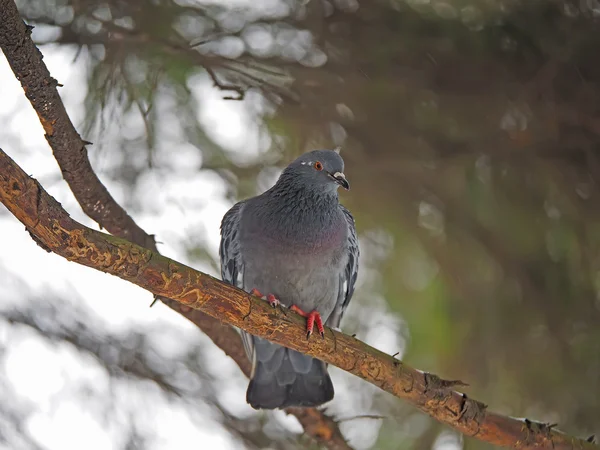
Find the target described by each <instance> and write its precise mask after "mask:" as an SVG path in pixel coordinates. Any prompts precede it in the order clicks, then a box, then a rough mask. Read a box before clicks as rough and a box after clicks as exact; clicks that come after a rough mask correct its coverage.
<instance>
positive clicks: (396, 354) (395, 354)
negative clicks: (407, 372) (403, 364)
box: [392, 352, 400, 358]
mask: <svg viewBox="0 0 600 450" xmlns="http://www.w3.org/2000/svg"><path fill="white" fill-rule="evenodd" d="M399 354H400V352H396V353H394V354H393V355H392V358H395V357H396V356H398V355H399Z"/></svg>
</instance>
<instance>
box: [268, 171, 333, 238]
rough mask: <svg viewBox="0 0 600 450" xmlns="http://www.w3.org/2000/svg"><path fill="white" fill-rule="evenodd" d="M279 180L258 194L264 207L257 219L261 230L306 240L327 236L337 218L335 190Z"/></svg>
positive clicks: (331, 231)
mask: <svg viewBox="0 0 600 450" xmlns="http://www.w3.org/2000/svg"><path fill="white" fill-rule="evenodd" d="M279 181H280V182H278V183H277V184H276V185H275V186H273V188H271V189H270V190H268V191H267V192H265V194H263V196H262V197H263V198H262V201H263V202H264V208H262V210H263V211H265V212H266V211H268V216H265V217H263V218H262V219H263V220H260V222H261V223H262V225H263V226H264V231H265V232H267V233H273V234H274V235H279V236H281V237H288V238H295V239H305V240H306V241H312V240H314V239H320V238H323V239H327V237H328V235H329V234H331V233H333V232H335V230H336V228H337V227H336V226H335V225H336V224H337V221H338V220H339V214H338V213H339V200H338V194H337V190H335V191H330V192H326V191H325V192H324V191H323V190H322V189H321V190H316V189H307V188H305V187H303V186H297V185H293V184H292V183H285V182H284V183H281V181H282V180H281V179H280V180H279ZM283 181H285V180H283Z"/></svg>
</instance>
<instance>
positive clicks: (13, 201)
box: [0, 150, 599, 450]
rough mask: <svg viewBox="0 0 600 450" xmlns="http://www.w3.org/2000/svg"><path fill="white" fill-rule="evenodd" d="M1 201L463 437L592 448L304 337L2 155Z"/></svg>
mask: <svg viewBox="0 0 600 450" xmlns="http://www.w3.org/2000/svg"><path fill="white" fill-rule="evenodd" d="M0 201H2V203H4V205H5V206H6V207H7V208H8V209H9V210H10V211H11V212H12V213H13V214H14V215H15V217H17V219H19V220H20V221H21V222H22V223H23V224H24V225H25V227H26V228H27V230H28V231H29V232H30V233H31V234H32V236H34V237H35V239H36V242H37V243H38V244H39V245H41V246H43V247H44V248H45V249H46V250H48V251H52V252H54V253H56V254H58V255H61V256H63V257H64V258H66V259H68V260H70V261H73V262H76V263H78V264H83V265H85V266H88V267H92V268H95V269H97V270H100V271H102V272H106V273H110V274H112V275H115V276H118V277H120V278H122V279H124V280H127V281H130V282H132V283H135V284H137V285H138V286H140V287H142V288H144V289H147V290H148V291H150V292H152V293H154V294H156V295H160V296H165V297H168V298H171V299H173V300H176V301H177V302H179V303H181V304H183V305H185V306H187V307H189V308H192V309H194V310H197V311H200V312H202V313H204V314H207V315H209V316H211V317H214V318H216V319H219V320H221V321H222V322H225V323H228V324H230V325H234V326H236V327H239V328H241V329H243V330H245V331H247V332H249V333H252V334H254V335H256V336H260V337H263V338H265V339H269V340H270V341H272V342H275V343H278V344H281V345H285V346H286V347H289V348H292V349H294V350H298V351H300V352H302V353H306V354H308V355H310V356H313V357H316V358H319V359H321V360H323V361H325V362H327V363H329V364H333V365H335V366H337V367H339V368H341V369H343V370H345V371H347V372H349V373H352V374H354V375H356V376H358V377H360V378H362V379H364V380H366V381H368V382H370V383H372V384H374V385H376V386H378V387H380V388H381V389H383V390H385V391H387V392H389V393H391V394H393V395H395V396H396V397H399V398H402V399H404V400H406V401H408V402H410V403H411V404H413V405H414V406H416V407H417V408H419V409H420V410H422V411H424V412H425V413H427V414H429V415H430V416H431V417H433V418H435V419H437V420H439V421H440V422H442V423H445V424H447V425H449V426H451V427H453V428H455V429H456V430H458V431H460V432H461V433H464V434H465V435H467V436H471V437H474V438H476V439H480V440H482V441H486V442H489V443H492V444H495V445H500V446H508V447H513V448H519V449H534V448H536V449H548V450H549V449H559V450H560V449H565V450H566V449H574V448H578V449H598V448H599V447H598V446H596V445H594V444H593V443H590V442H587V441H585V440H582V439H578V438H575V437H572V436H569V435H566V434H564V433H562V432H559V431H557V430H556V429H555V428H554V425H548V424H543V423H538V422H533V421H529V420H527V419H525V420H519V419H515V418H511V417H506V416H502V415H499V414H496V413H493V412H491V411H488V410H487V407H486V405H484V404H483V403H481V402H479V401H476V400H473V399H470V398H468V397H467V396H466V395H465V394H461V393H458V392H455V391H453V390H452V389H451V388H452V387H453V386H459V385H462V383H461V382H459V381H446V380H443V379H441V378H439V377H437V376H435V375H433V374H429V373H424V372H421V371H419V370H415V369H413V368H411V367H409V366H407V365H405V364H404V363H402V362H401V361H399V360H397V359H395V358H393V357H392V356H390V355H387V354H385V353H383V352H380V351H379V350H377V349H375V348H373V347H370V346H368V345H367V344H365V343H363V342H361V341H359V340H358V339H356V338H354V337H350V336H347V335H345V334H342V333H339V332H335V331H333V330H331V329H329V328H327V329H326V333H325V338H324V339H319V338H314V337H313V339H310V340H307V339H306V337H305V334H304V331H305V328H304V319H302V318H301V317H300V316H298V315H296V314H294V313H292V312H290V311H286V310H283V309H273V308H271V307H270V306H269V305H268V304H267V303H266V302H264V301H261V300H260V299H258V298H255V297H252V296H251V295H249V294H247V293H246V292H244V291H242V290H240V289H237V288H235V287H233V286H230V285H228V284H226V283H223V282H222V281H219V280H217V279H215V278H213V277H211V276H209V275H206V274H203V273H201V272H198V271H196V270H194V269H192V268H190V267H187V266H185V265H183V264H180V263H178V262H176V261H173V260H171V259H169V258H165V257H164V256H161V255H159V254H157V253H156V252H152V251H151V250H148V249H145V248H142V247H140V246H138V245H136V244H133V243H131V242H129V241H127V240H125V239H122V238H119V237H114V236H110V235H107V234H104V233H102V232H99V231H95V230H92V229H90V228H87V227H85V226H83V225H81V224H79V223H78V222H76V221H74V220H73V219H71V218H70V217H69V215H68V213H67V212H66V211H65V210H64V209H63V208H62V207H61V205H60V204H59V203H58V202H57V201H56V200H55V199H54V198H52V197H51V196H50V195H48V194H47V193H46V191H44V189H43V188H42V187H41V185H40V184H39V183H38V182H37V181H36V180H34V179H33V178H31V177H29V176H28V175H27V174H26V173H25V172H23V170H22V169H21V168H20V167H19V166H18V165H17V164H16V163H15V162H14V161H13V160H12V159H11V158H10V157H9V156H8V155H6V153H4V152H3V151H1V150H0Z"/></svg>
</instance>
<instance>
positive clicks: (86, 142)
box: [81, 139, 94, 145]
mask: <svg viewBox="0 0 600 450" xmlns="http://www.w3.org/2000/svg"><path fill="white" fill-rule="evenodd" d="M81 142H82V143H83V145H94V143H93V142H90V141H86V140H85V139H82V140H81Z"/></svg>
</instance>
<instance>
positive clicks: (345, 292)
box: [327, 205, 360, 328]
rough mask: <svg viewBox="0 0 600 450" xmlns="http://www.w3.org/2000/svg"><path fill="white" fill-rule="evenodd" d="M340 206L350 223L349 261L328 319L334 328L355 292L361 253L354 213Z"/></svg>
mask: <svg viewBox="0 0 600 450" xmlns="http://www.w3.org/2000/svg"><path fill="white" fill-rule="evenodd" d="M340 207H341V209H342V212H343V213H344V218H345V219H346V223H347V224H348V242H347V246H348V262H347V263H346V267H345V268H344V270H343V271H342V273H341V274H340V292H339V295H338V300H337V304H336V305H335V309H334V310H333V313H332V314H331V316H329V319H327V325H328V326H330V327H333V328H339V326H340V322H341V320H342V316H343V315H344V311H346V308H347V307H348V304H349V303H350V300H351V299H352V294H354V285H355V284H356V277H357V276H358V257H359V255H360V249H359V247H358V236H357V235H356V227H355V225H354V217H352V214H350V211H348V210H347V209H346V208H344V207H343V206H341V205H340Z"/></svg>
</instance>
